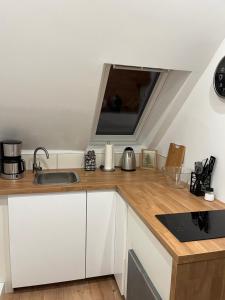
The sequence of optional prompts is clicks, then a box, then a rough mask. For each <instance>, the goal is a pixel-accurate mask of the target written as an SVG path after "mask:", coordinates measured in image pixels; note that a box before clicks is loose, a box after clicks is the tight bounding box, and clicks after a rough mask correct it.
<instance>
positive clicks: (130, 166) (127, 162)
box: [121, 147, 136, 171]
mask: <svg viewBox="0 0 225 300" xmlns="http://www.w3.org/2000/svg"><path fill="white" fill-rule="evenodd" d="M121 170H123V171H135V170H136V158H135V153H134V150H133V148H131V147H126V148H125V149H124V151H123V155H122V161H121Z"/></svg>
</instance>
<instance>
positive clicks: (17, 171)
mask: <svg viewBox="0 0 225 300" xmlns="http://www.w3.org/2000/svg"><path fill="white" fill-rule="evenodd" d="M21 148H22V142H21V141H17V140H5V141H2V142H1V168H0V170H1V177H2V178H5V179H20V178H23V177H24V171H25V162H24V160H23V159H22V158H21Z"/></svg>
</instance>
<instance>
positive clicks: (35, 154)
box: [33, 147, 49, 173]
mask: <svg viewBox="0 0 225 300" xmlns="http://www.w3.org/2000/svg"><path fill="white" fill-rule="evenodd" d="M39 150H42V151H44V152H45V155H46V157H47V159H49V153H48V150H47V149H46V148H44V147H37V148H36V149H35V150H34V157H33V173H34V172H37V171H42V167H41V166H40V164H39V166H38V165H37V152H38V151H39Z"/></svg>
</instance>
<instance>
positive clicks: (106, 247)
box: [86, 191, 115, 278]
mask: <svg viewBox="0 0 225 300" xmlns="http://www.w3.org/2000/svg"><path fill="white" fill-rule="evenodd" d="M114 195H115V191H99V192H98V191H94V192H87V248H86V277H87V278H89V277H97V276H104V275H109V274H113V273H114V239H115V198H114Z"/></svg>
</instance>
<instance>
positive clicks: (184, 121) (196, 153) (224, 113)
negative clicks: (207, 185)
mask: <svg viewBox="0 0 225 300" xmlns="http://www.w3.org/2000/svg"><path fill="white" fill-rule="evenodd" d="M224 53H225V40H224V41H223V43H222V44H221V46H220V47H219V49H218V51H217V52H216V53H215V55H214V57H213V58H212V60H211V62H210V64H209V65H208V67H207V69H206V70H205V72H204V73H203V75H202V76H201V78H200V80H199V81H198V83H197V84H196V86H195V88H194V89H193V91H192V93H191V94H190V96H189V97H188V99H187V100H186V102H185V104H184V105H183V107H182V109H181V110H180V112H179V114H178V115H177V116H176V118H175V119H174V121H173V123H172V125H171V126H170V127H169V129H168V130H167V132H166V134H165V135H164V137H163V138H162V139H161V141H160V143H159V144H158V146H157V148H158V149H159V152H160V153H161V154H163V155H166V154H167V151H168V145H169V143H170V142H176V143H178V144H183V145H185V146H186V147H187V150H186V156H185V165H186V166H189V167H193V164H194V162H195V161H198V160H202V159H204V158H206V157H208V156H210V155H214V156H215V157H216V158H217V164H216V168H215V173H214V177H213V187H214V188H215V193H216V196H217V197H218V198H219V199H221V200H223V201H225V184H224V182H225V138H224V132H225V101H222V100H221V98H219V97H218V96H217V95H216V93H215V92H214V88H213V75H214V72H215V69H216V67H217V65H218V63H219V61H220V60H221V58H222V57H223V56H224Z"/></svg>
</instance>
